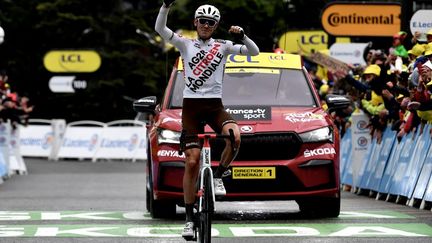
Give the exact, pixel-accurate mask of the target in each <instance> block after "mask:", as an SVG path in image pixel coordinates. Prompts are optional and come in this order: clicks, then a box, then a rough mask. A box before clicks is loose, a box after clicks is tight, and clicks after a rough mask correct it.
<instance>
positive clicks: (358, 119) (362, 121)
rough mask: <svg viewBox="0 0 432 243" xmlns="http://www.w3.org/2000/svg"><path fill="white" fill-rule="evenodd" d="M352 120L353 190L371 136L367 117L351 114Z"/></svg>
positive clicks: (363, 114)
mask: <svg viewBox="0 0 432 243" xmlns="http://www.w3.org/2000/svg"><path fill="white" fill-rule="evenodd" d="M351 118H352V125H351V127H352V129H351V132H352V140H351V142H352V157H351V159H352V173H353V185H352V188H353V189H354V188H355V187H356V186H357V185H358V183H359V181H358V175H359V173H360V170H361V168H362V162H363V158H364V155H365V153H366V152H367V149H368V146H370V143H371V136H370V134H369V128H368V127H367V125H368V124H369V117H368V116H367V115H366V114H365V113H363V112H361V113H353V114H352V115H351Z"/></svg>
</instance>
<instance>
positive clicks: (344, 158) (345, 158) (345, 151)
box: [339, 128, 352, 184]
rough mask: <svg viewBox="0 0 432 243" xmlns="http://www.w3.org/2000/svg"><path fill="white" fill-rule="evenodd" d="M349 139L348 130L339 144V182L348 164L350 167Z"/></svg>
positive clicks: (350, 136)
mask: <svg viewBox="0 0 432 243" xmlns="http://www.w3.org/2000/svg"><path fill="white" fill-rule="evenodd" d="M351 138H352V135H351V128H348V129H347V130H346V131H345V134H344V136H343V138H342V139H341V140H340V141H341V142H340V157H339V161H340V165H339V171H340V178H341V180H342V178H343V177H344V174H345V171H346V167H347V165H348V164H349V166H351V163H350V161H351V148H352V142H351ZM342 184H345V183H344V182H343V181H342Z"/></svg>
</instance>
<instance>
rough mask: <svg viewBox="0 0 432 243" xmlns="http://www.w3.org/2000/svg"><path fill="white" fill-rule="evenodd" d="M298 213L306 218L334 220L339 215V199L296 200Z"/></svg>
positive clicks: (315, 198)
mask: <svg viewBox="0 0 432 243" xmlns="http://www.w3.org/2000/svg"><path fill="white" fill-rule="evenodd" d="M296 202H297V204H298V205H299V208H300V211H301V212H302V213H303V214H305V215H307V216H316V217H327V218H335V217H338V216H339V213H340V203H341V199H340V197H336V198H329V197H327V198H323V197H314V198H303V199H299V200H296Z"/></svg>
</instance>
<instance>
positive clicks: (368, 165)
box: [358, 138, 382, 189]
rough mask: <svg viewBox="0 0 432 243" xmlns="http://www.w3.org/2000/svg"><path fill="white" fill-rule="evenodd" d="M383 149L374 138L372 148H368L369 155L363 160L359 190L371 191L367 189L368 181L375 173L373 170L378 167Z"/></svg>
mask: <svg viewBox="0 0 432 243" xmlns="http://www.w3.org/2000/svg"><path fill="white" fill-rule="evenodd" d="M381 147H382V146H381V144H378V142H377V140H376V139H375V138H373V139H372V143H371V146H369V148H368V153H367V155H366V156H365V158H364V160H363V165H362V170H361V172H360V175H359V185H358V187H359V188H362V189H370V188H368V187H367V184H368V180H369V178H370V175H371V174H372V173H373V169H374V168H375V167H376V162H377V160H378V156H379V153H380V151H381Z"/></svg>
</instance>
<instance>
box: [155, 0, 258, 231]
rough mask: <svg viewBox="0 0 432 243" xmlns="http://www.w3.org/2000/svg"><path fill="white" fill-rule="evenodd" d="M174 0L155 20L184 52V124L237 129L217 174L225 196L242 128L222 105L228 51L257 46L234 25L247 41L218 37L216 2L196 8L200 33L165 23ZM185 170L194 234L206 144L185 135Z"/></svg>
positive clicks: (245, 51) (194, 130)
mask: <svg viewBox="0 0 432 243" xmlns="http://www.w3.org/2000/svg"><path fill="white" fill-rule="evenodd" d="M173 2H174V0H164V3H163V5H162V7H161V8H160V11H159V14H158V16H157V19H156V24H155V30H156V31H157V32H158V33H159V34H160V36H161V37H162V38H163V39H164V40H165V41H168V42H170V43H171V44H173V45H174V46H175V47H176V48H177V49H178V50H179V51H180V54H181V58H182V62H183V67H184V72H183V73H184V80H185V88H184V91H183V109H182V125H183V129H184V130H185V131H186V134H198V133H202V132H203V131H204V124H203V123H202V121H205V122H206V123H207V124H208V125H209V126H210V127H211V128H212V129H213V130H214V131H215V132H216V133H222V134H229V129H232V130H233V131H234V136H235V144H234V146H233V147H234V151H233V149H232V146H231V144H230V142H228V141H227V142H226V146H225V149H224V151H223V152H222V156H221V161H220V164H219V166H218V168H217V169H216V171H215V173H214V185H215V194H216V195H218V196H221V195H225V194H226V191H225V187H224V185H223V181H222V178H221V177H222V174H223V173H224V172H225V171H226V170H227V168H228V166H229V164H230V163H231V162H232V160H233V159H234V158H235V156H236V154H237V153H238V149H239V147H240V131H239V128H238V126H237V124H236V121H235V120H234V119H233V118H232V117H231V116H230V115H229V114H228V113H227V112H226V111H225V109H224V107H223V104H222V82H223V74H224V67H225V62H226V58H227V55H228V54H241V55H258V54H259V48H258V46H257V45H256V44H255V43H254V42H253V41H252V40H251V39H249V38H248V37H247V36H246V35H245V34H244V31H243V29H242V28H241V27H239V26H231V28H230V29H229V32H230V33H231V34H233V35H234V36H235V37H237V38H239V39H240V40H241V41H242V42H243V45H241V44H234V43H233V42H232V41H229V40H219V39H213V38H212V36H213V33H214V31H215V30H216V28H217V27H218V25H219V22H220V19H221V15H220V12H219V10H218V9H217V8H216V7H214V6H212V5H202V6H200V7H198V9H197V10H196V11H195V19H194V26H195V27H196V30H197V34H198V38H197V39H188V38H185V37H182V36H181V35H178V34H177V33H175V32H173V31H172V30H171V29H169V28H168V27H167V26H166V22H167V16H168V12H169V8H170V6H171V5H172V3H173ZM182 142H184V145H185V146H184V147H185V155H186V159H185V172H184V176H183V193H184V202H185V209H186V224H185V228H184V230H183V233H182V236H183V237H184V238H191V237H193V236H194V231H193V228H194V225H193V214H194V212H193V208H194V204H195V183H196V180H197V177H198V172H199V166H200V165H199V160H200V153H201V145H200V143H199V140H198V139H185V141H182Z"/></svg>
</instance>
